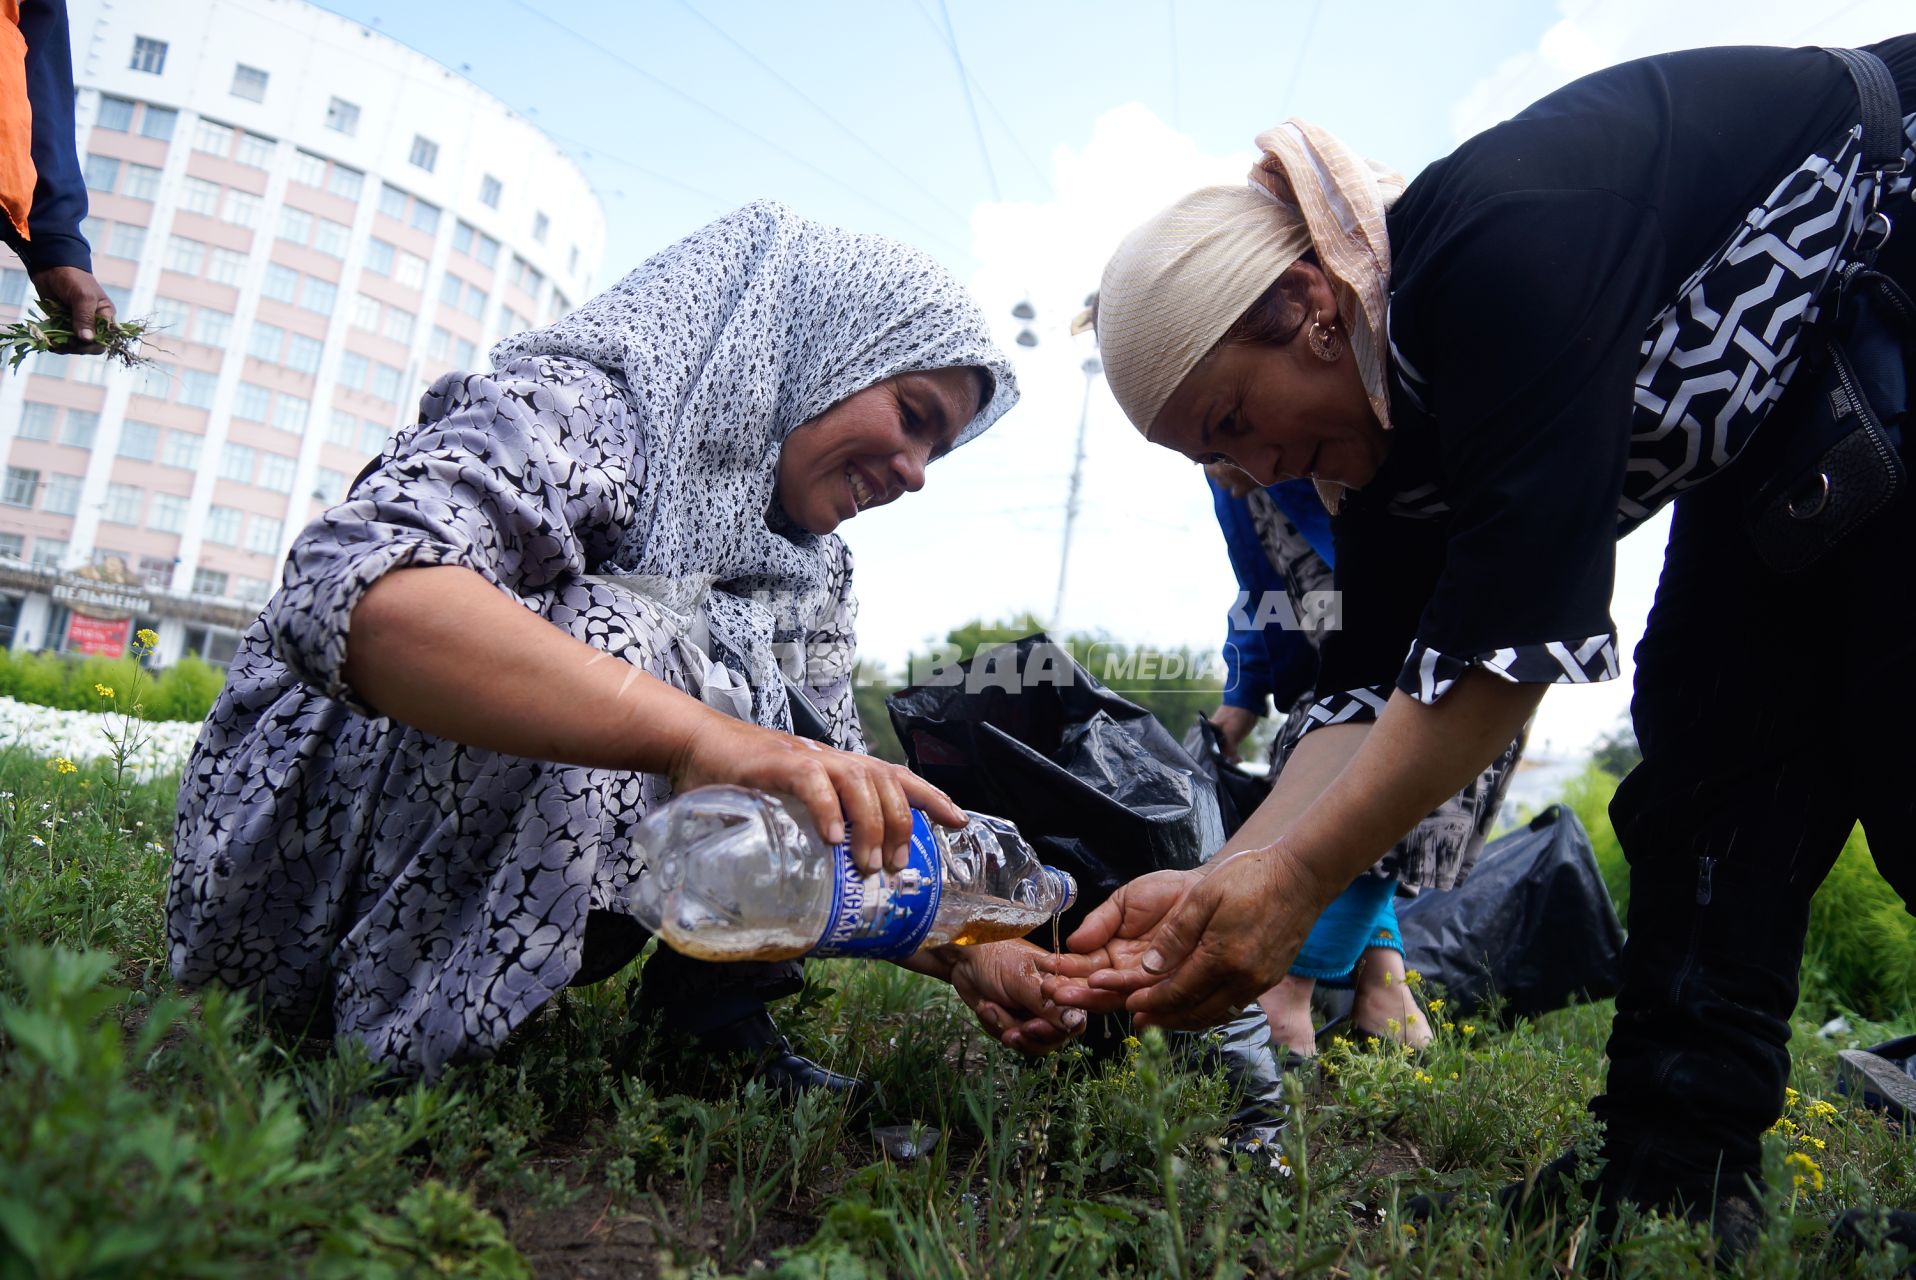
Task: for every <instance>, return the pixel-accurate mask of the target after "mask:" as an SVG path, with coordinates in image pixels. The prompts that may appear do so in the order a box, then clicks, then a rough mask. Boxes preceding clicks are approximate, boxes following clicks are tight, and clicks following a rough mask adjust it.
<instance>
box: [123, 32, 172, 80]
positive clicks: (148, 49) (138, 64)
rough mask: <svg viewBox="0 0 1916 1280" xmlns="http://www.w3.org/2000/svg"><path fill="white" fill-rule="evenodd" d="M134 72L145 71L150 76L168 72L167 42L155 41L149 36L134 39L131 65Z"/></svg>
mask: <svg viewBox="0 0 1916 1280" xmlns="http://www.w3.org/2000/svg"><path fill="white" fill-rule="evenodd" d="M129 66H130V68H131V69H132V70H134V71H145V72H147V73H148V74H150V75H156V76H157V75H160V74H162V73H163V72H165V70H166V41H164V40H154V39H152V38H151V37H148V36H134V37H133V61H132V62H131V63H130V64H129Z"/></svg>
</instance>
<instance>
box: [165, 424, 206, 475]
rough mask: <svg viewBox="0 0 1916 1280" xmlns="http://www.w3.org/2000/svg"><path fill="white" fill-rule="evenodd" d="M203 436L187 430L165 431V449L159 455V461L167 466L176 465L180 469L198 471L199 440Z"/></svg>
mask: <svg viewBox="0 0 1916 1280" xmlns="http://www.w3.org/2000/svg"><path fill="white" fill-rule="evenodd" d="M203 438H204V437H201V436H196V435H194V434H192V433H191V432H189V431H169V432H167V433H166V451H165V452H164V453H162V454H161V455H160V461H161V462H163V463H165V464H166V465H167V466H169V467H178V468H179V469H180V470H182V471H198V470H199V469H200V441H201V440H202V439H203Z"/></svg>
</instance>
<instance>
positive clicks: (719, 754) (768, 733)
mask: <svg viewBox="0 0 1916 1280" xmlns="http://www.w3.org/2000/svg"><path fill="white" fill-rule="evenodd" d="M670 775H671V778H672V786H673V788H674V789H675V790H679V791H688V790H690V789H691V788H693V787H702V786H707V785H710V784H712V783H719V782H729V783H732V784H735V785H737V786H741V787H753V788H756V789H757V790H760V791H773V792H778V793H780V794H782V795H788V796H791V797H793V798H795V799H796V800H798V801H799V802H800V803H801V804H803V805H804V806H805V807H806V809H808V810H809V811H810V812H811V815H812V821H813V823H814V824H816V825H817V827H818V831H819V834H820V835H822V836H824V837H825V838H826V839H827V840H830V841H832V842H833V843H834V844H836V843H838V842H840V841H842V840H844V839H845V838H846V830H847V827H848V826H849V829H850V832H851V854H852V862H853V864H854V865H855V866H857V868H858V870H859V872H860V873H861V874H864V875H870V874H872V873H873V872H875V871H879V870H885V871H902V870H904V869H905V865H906V863H907V862H908V860H909V858H910V853H911V811H912V810H913V809H922V810H924V812H925V815H926V816H927V817H929V818H930V819H931V820H932V821H933V822H937V823H940V824H942V825H944V826H947V827H962V826H964V825H965V823H966V822H967V821H968V819H967V818H966V817H965V812H964V810H962V809H960V808H959V807H958V806H957V805H955V804H953V803H952V801H951V797H950V796H948V795H946V794H945V793H944V792H942V791H940V790H939V789H938V788H937V787H934V786H932V785H931V784H930V783H929V782H926V781H925V780H924V779H923V778H921V777H919V776H918V775H917V774H915V773H913V772H911V770H909V769H906V768H903V767H902V766H899V765H895V764H890V763H888V762H886V761H884V760H880V759H878V758H876V757H874V756H863V755H856V754H854V753H852V752H849V751H838V750H835V749H834V748H832V747H828V746H825V745H824V744H822V743H817V742H811V741H809V740H807V739H804V738H796V737H793V736H792V735H791V734H789V733H780V732H778V731H777V730H775V729H766V728H763V727H761V726H759V725H755V724H747V723H745V722H744V721H742V720H734V719H732V718H731V717H729V716H725V715H721V714H719V713H718V712H716V711H713V712H710V714H708V715H705V716H701V717H699V719H698V721H697V724H696V726H695V727H694V728H693V729H692V730H691V731H690V732H689V733H688V734H687V735H686V737H685V739H684V743H683V745H682V746H681V747H680V749H679V750H678V752H677V753H676V754H675V755H674V757H673V761H672V768H671V770H670Z"/></svg>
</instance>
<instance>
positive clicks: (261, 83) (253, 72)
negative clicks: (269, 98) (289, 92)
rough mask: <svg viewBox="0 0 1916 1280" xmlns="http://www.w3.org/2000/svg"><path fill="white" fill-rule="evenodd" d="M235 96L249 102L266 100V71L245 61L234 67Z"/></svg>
mask: <svg viewBox="0 0 1916 1280" xmlns="http://www.w3.org/2000/svg"><path fill="white" fill-rule="evenodd" d="M233 96H234V97H235V98H244V99H246V100H247V101H248V102H264V101H266V73H265V72H264V71H261V70H260V69H259V68H258V67H249V66H247V65H246V64H245V63H244V62H242V63H239V64H238V65H236V66H235V67H234V68H233Z"/></svg>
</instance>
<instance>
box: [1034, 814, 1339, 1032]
mask: <svg viewBox="0 0 1916 1280" xmlns="http://www.w3.org/2000/svg"><path fill="white" fill-rule="evenodd" d="M1158 874H1159V875H1164V874H1166V873H1162V872H1160V873H1158ZM1181 874H1183V875H1185V876H1187V877H1188V876H1191V875H1193V874H1194V873H1190V872H1185V873H1181ZM1154 879H1155V877H1153V876H1145V877H1141V878H1140V879H1138V880H1135V881H1133V882H1132V883H1131V884H1130V885H1127V886H1126V890H1130V889H1137V888H1138V887H1139V886H1146V887H1145V888H1144V889H1143V891H1142V893H1141V894H1140V895H1139V896H1138V901H1136V902H1132V903H1126V904H1119V901H1118V900H1119V897H1120V896H1122V894H1123V893H1124V891H1123V890H1121V891H1120V893H1119V894H1117V895H1113V897H1112V899H1111V901H1110V902H1107V903H1106V904H1105V907H1113V906H1114V905H1115V906H1117V910H1116V912H1115V913H1114V915H1113V916H1112V917H1111V918H1110V919H1108V920H1105V921H1100V920H1098V919H1097V913H1093V918H1092V919H1091V920H1087V921H1086V922H1085V928H1084V929H1081V930H1079V932H1078V933H1075V934H1073V935H1072V938H1071V944H1072V950H1073V951H1081V952H1084V953H1085V954H1083V955H1079V956H1075V957H1068V958H1067V959H1069V960H1071V961H1072V962H1073V963H1071V964H1069V965H1067V964H1064V963H1062V962H1059V961H1054V962H1053V963H1052V964H1051V965H1050V966H1048V967H1049V968H1050V969H1051V971H1052V972H1053V973H1054V974H1060V975H1062V976H1064V977H1067V978H1071V979H1077V980H1078V981H1077V982H1068V983H1056V982H1054V983H1051V984H1047V987H1046V994H1047V995H1049V996H1050V997H1051V998H1052V999H1054V1000H1056V1001H1057V1002H1058V1003H1059V1004H1070V1005H1075V1006H1077V1007H1079V1008H1093V1009H1104V1008H1109V1007H1111V1005H1110V998H1111V997H1112V996H1113V995H1122V997H1123V1004H1122V1007H1123V1008H1124V1009H1126V1010H1128V1011H1129V1012H1130V1013H1131V1014H1132V1015H1133V1019H1134V1021H1135V1022H1136V1024H1137V1025H1138V1026H1162V1027H1170V1028H1178V1029H1196V1028H1199V1027H1210V1026H1217V1025H1218V1024H1220V1023H1223V1022H1228V1021H1229V1020H1230V1019H1231V1018H1233V1017H1235V1016H1236V1015H1237V1013H1238V1012H1239V1011H1240V1010H1242V1009H1243V1008H1244V1006H1245V1005H1247V1004H1249V1003H1250V1002H1251V1001H1252V1000H1254V999H1256V998H1257V996H1258V995H1259V994H1260V993H1262V992H1264V991H1267V990H1269V989H1270V988H1271V987H1273V986H1275V985H1276V984H1277V982H1278V980H1279V979H1280V978H1282V977H1283V976H1284V972H1285V970H1286V969H1287V968H1289V966H1290V963H1291V961H1292V960H1293V959H1295V958H1296V956H1297V952H1298V948H1299V947H1301V946H1302V945H1303V943H1304V939H1305V937H1306V936H1307V935H1308V934H1309V933H1310V929H1311V925H1312V924H1313V923H1314V922H1315V921H1316V919H1317V915H1318V912H1319V911H1321V910H1322V909H1323V905H1324V903H1326V902H1327V901H1329V897H1330V896H1335V895H1334V894H1332V895H1325V894H1324V893H1323V886H1322V885H1321V884H1319V883H1318V882H1317V881H1316V880H1315V879H1314V878H1313V877H1312V876H1311V875H1310V873H1309V871H1308V869H1307V868H1306V867H1305V866H1304V865H1303V864H1302V863H1301V862H1300V861H1299V860H1298V859H1297V858H1296V857H1295V856H1294V855H1292V854H1291V853H1290V852H1289V851H1288V850H1286V849H1285V848H1284V847H1283V846H1282V845H1281V844H1280V845H1275V846H1273V847H1271V848H1267V849H1251V850H1246V851H1245V852H1243V853H1239V854H1234V855H1232V856H1231V857H1229V858H1225V859H1222V860H1221V861H1218V862H1215V863H1213V864H1211V867H1210V868H1209V869H1208V874H1204V875H1202V876H1201V877H1199V878H1197V879H1195V880H1189V881H1187V882H1186V884H1185V886H1184V892H1182V893H1179V894H1177V895H1176V896H1175V897H1174V898H1172V899H1171V900H1170V901H1168V902H1167V901H1165V899H1166V898H1167V897H1168V896H1169V895H1170V890H1171V889H1172V888H1173V886H1172V885H1171V883H1170V882H1168V881H1167V882H1165V883H1164V884H1163V885H1162V886H1160V885H1155V884H1153V885H1147V882H1148V881H1152V880H1154ZM1099 910H1100V911H1103V910H1104V908H1100V909H1099ZM1093 924H1098V925H1100V927H1101V928H1102V929H1108V931H1109V937H1108V938H1100V937H1098V936H1096V935H1093V936H1090V937H1086V938H1084V939H1083V944H1084V945H1082V946H1081V945H1080V935H1082V934H1084V933H1085V930H1088V929H1090V928H1091V927H1092V925H1093ZM1097 961H1103V962H1104V965H1103V967H1100V968H1095V969H1091V971H1090V972H1084V970H1085V969H1086V968H1087V967H1088V966H1089V965H1090V964H1092V963H1095V962H1097ZM1080 983H1081V985H1079V984H1080ZM1085 993H1103V996H1104V998H1103V999H1102V1000H1099V999H1098V998H1097V996H1096V995H1087V994H1085Z"/></svg>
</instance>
